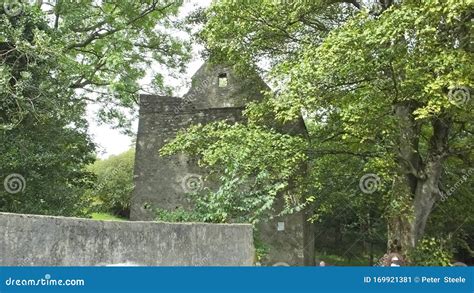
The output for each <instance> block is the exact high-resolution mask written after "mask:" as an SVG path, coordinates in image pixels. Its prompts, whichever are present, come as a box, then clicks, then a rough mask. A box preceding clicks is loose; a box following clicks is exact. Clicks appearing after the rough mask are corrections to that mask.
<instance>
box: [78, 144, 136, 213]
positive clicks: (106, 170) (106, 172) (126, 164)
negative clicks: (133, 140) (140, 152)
mask: <svg viewBox="0 0 474 293" xmlns="http://www.w3.org/2000/svg"><path fill="white" fill-rule="evenodd" d="M134 161H135V152H134V150H129V151H127V152H125V153H122V154H120V155H116V156H111V157H109V158H107V159H104V160H97V161H96V162H95V163H94V164H93V165H90V166H89V167H88V168H87V169H88V170H89V171H90V172H91V173H93V174H94V175H95V177H96V178H95V179H96V180H95V182H94V184H93V185H92V186H91V188H90V189H89V190H87V191H86V193H85V198H84V200H86V201H87V202H91V207H90V210H92V211H95V212H106V213H110V214H112V215H116V216H121V217H124V218H128V217H129V215H130V200H131V197H132V191H133V186H134V185H133V166H134Z"/></svg>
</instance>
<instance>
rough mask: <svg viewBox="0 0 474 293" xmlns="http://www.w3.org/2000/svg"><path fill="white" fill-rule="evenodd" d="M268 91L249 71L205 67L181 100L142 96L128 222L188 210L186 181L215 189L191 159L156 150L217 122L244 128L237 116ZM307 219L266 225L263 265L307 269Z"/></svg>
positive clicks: (300, 130) (284, 219) (309, 245)
mask: <svg viewBox="0 0 474 293" xmlns="http://www.w3.org/2000/svg"><path fill="white" fill-rule="evenodd" d="M268 90H269V88H268V86H267V85H266V84H265V82H264V81H263V80H262V79H261V78H260V77H259V76H258V75H257V73H255V72H253V71H252V72H248V73H247V74H245V76H242V75H237V74H236V73H235V72H234V71H233V70H232V68H231V67H227V66H224V65H215V64H212V63H209V62H207V63H205V64H204V65H203V66H202V67H201V68H200V69H199V70H198V71H197V72H196V73H195V75H194V76H193V78H192V85H191V89H190V90H189V92H188V93H187V94H185V95H184V96H183V97H181V98H177V97H168V96H156V95H141V96H140V112H139V117H140V118H139V126H138V134H137V144H136V158H135V175H134V182H135V189H134V193H133V197H132V204H131V215H130V217H131V219H132V220H153V219H154V218H155V217H156V215H155V210H156V208H161V209H165V210H170V211H172V210H176V209H177V208H185V209H192V204H191V203H190V202H189V200H188V196H186V193H187V192H189V190H188V189H189V187H190V186H189V184H188V183H190V182H188V181H190V179H192V180H194V181H195V182H194V184H207V185H206V186H207V187H210V188H212V187H213V186H215V183H213V182H202V181H201V178H202V176H204V175H205V172H204V170H202V169H201V168H199V167H198V166H197V163H196V162H195V160H194V159H193V158H189V157H187V156H185V155H176V156H171V157H161V156H160V155H159V150H160V149H161V148H162V147H163V146H164V145H165V144H166V142H168V141H169V140H171V139H173V138H174V137H175V136H176V133H177V132H178V131H179V130H181V129H185V128H187V127H188V126H190V125H194V124H198V123H201V124H206V123H209V122H213V121H220V120H227V121H230V122H244V118H243V115H242V110H244V109H245V106H246V105H247V103H249V102H250V101H259V100H261V99H263V92H264V91H268ZM294 129H297V132H298V133H303V132H305V126H304V122H303V121H302V120H301V123H300V124H299V125H296V128H295V127H293V131H294ZM282 131H285V130H282ZM196 181H197V182H196ZM191 183H193V182H191ZM191 187H192V185H191ZM282 202H283V199H280V200H278V203H277V206H276V207H275V208H276V209H277V210H278V209H279V208H280V207H281V206H282ZM307 217H308V216H307V215H306V214H305V213H303V212H302V213H299V214H295V215H291V216H287V217H281V218H278V219H274V220H271V221H267V222H266V223H264V224H262V225H261V226H260V227H259V230H260V232H259V235H260V237H261V238H262V240H263V242H264V243H265V244H266V245H267V246H268V247H269V254H268V257H267V258H266V259H265V260H264V264H266V265H272V264H274V263H278V262H285V263H288V264H289V265H308V264H311V262H312V259H313V256H312V251H313V248H314V243H313V235H312V233H311V229H310V228H311V227H310V225H309V224H308V223H307V221H306V219H307ZM282 223H284V224H282Z"/></svg>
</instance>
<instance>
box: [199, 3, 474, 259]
mask: <svg viewBox="0 0 474 293" xmlns="http://www.w3.org/2000/svg"><path fill="white" fill-rule="evenodd" d="M472 8H473V7H472V3H470V2H469V1H416V0H406V1H402V2H397V3H395V2H394V1H381V4H380V5H379V6H375V7H374V9H372V10H371V11H369V10H368V9H366V8H365V7H364V6H363V5H361V4H360V3H358V1H318V2H311V3H309V2H304V1H303V2H300V1H295V2H293V3H289V4H286V3H285V4H279V3H277V2H274V1H262V2H259V3H258V4H256V3H247V4H246V3H236V2H231V1H230V2H227V1H225V2H221V3H216V4H214V5H213V6H212V7H211V8H210V9H209V10H208V11H206V12H204V14H201V15H200V17H202V19H204V20H206V21H207V24H206V25H205V27H204V29H203V30H202V32H201V34H200V36H201V38H202V39H203V40H204V41H205V44H206V45H207V46H208V48H209V51H210V52H211V54H213V55H214V56H223V57H229V58H230V59H231V60H233V61H234V62H235V63H236V66H237V67H240V68H244V66H243V64H248V63H249V62H253V64H255V63H256V62H260V61H262V58H263V59H266V60H267V61H269V62H267V63H269V64H270V72H269V76H270V78H271V80H272V81H274V82H275V85H274V86H273V87H274V89H275V90H276V94H275V95H274V96H273V95H269V97H268V99H267V100H266V101H265V102H264V103H262V104H260V105H252V106H251V107H250V109H249V110H248V112H247V113H248V117H249V118H250V119H251V120H252V119H253V120H254V121H258V119H259V117H262V116H268V115H272V114H273V115H274V116H275V117H276V118H277V119H280V120H283V121H291V120H292V119H295V118H296V117H297V116H298V115H300V113H301V111H302V110H306V111H307V112H308V113H310V114H313V116H314V117H313V119H314V120H316V122H317V124H318V127H319V133H318V134H317V135H315V136H314V137H312V138H311V148H310V150H309V152H310V153H311V154H313V156H312V159H313V160H314V162H315V165H314V166H315V168H317V167H316V166H317V163H318V162H320V160H329V158H330V157H336V158H337V161H336V162H338V164H345V161H344V158H345V155H349V156H354V157H360V158H362V159H363V161H362V162H361V168H359V169H358V170H357V171H356V172H354V173H352V174H348V176H351V177H352V178H355V179H359V178H360V177H361V176H362V175H363V174H364V173H376V174H377V175H378V177H380V178H383V180H382V182H381V183H380V184H379V185H382V186H380V187H379V192H380V191H383V190H387V191H386V192H385V194H384V203H383V204H384V206H386V208H385V210H384V214H385V216H386V218H387V222H388V240H389V241H388V246H389V247H390V248H392V249H401V250H402V251H403V252H407V251H408V250H409V249H411V248H412V247H414V246H415V245H416V243H417V242H418V241H419V240H420V239H422V237H423V235H424V232H425V228H426V223H427V220H428V217H429V215H430V213H431V211H432V209H433V206H434V204H435V203H436V202H437V201H438V200H439V199H440V197H441V192H442V190H443V189H444V187H443V182H444V181H443V178H444V176H443V173H444V172H445V170H446V169H445V168H446V166H447V164H448V162H449V161H451V160H462V161H463V162H464V164H461V166H462V167H461V168H460V169H458V170H457V172H456V173H457V174H458V176H462V175H463V174H464V173H466V172H467V171H468V170H469V168H472V155H473V152H472V111H470V108H469V107H470V104H469V98H470V95H471V85H472V74H471V72H472V69H473V68H472V62H470V60H472V57H473V56H472V47H471V45H470V43H469V35H470V33H471V32H472V27H471V26H469V23H470V21H471V19H472V11H473V10H472ZM282 14H288V16H286V15H285V16H284V17H283V16H282ZM198 19H199V18H198ZM221 135H222V136H225V132H224V133H222V134H221ZM323 135H324V136H323ZM349 170H350V169H349ZM317 179H318V181H319V182H324V180H325V177H324V176H322V177H319V178H317ZM353 181H355V182H357V181H358V180H353ZM346 182H347V180H341V181H338V184H345V183H346ZM344 186H345V185H344ZM352 186H354V187H355V189H354V190H353V191H352V192H360V191H359V190H357V189H356V188H357V184H353V185H352ZM315 191H316V192H317V193H319V196H321V195H322V194H328V190H321V189H319V190H318V188H316V189H315Z"/></svg>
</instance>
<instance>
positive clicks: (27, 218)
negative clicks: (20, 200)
mask: <svg viewBox="0 0 474 293" xmlns="http://www.w3.org/2000/svg"><path fill="white" fill-rule="evenodd" d="M253 260H254V247H253V238H252V227H251V226H250V225H243V224H236V225H234V224H232V225H226V224H202V223H161V222H128V221H123V222H122V221H95V220H88V219H78V218H64V217H51V216H36V215H23V214H8V213H0V266H18V265H19V266H94V265H113V264H122V263H129V264H136V265H155V266H156V265H158V266H250V265H252V264H253Z"/></svg>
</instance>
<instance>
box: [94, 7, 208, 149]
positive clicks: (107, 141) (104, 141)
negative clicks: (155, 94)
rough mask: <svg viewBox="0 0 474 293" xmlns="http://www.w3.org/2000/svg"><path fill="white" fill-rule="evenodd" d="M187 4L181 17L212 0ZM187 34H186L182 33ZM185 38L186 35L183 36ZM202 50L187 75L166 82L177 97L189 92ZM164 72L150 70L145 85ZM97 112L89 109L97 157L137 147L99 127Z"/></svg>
mask: <svg viewBox="0 0 474 293" xmlns="http://www.w3.org/2000/svg"><path fill="white" fill-rule="evenodd" d="M184 2H185V4H184V5H183V7H182V8H181V12H180V17H184V16H186V15H187V14H189V12H191V11H192V10H194V9H196V8H197V7H206V6H209V4H210V3H211V0H204V1H202V0H201V1H199V0H195V1H189V0H187V1H184ZM182 34H185V33H182ZM183 36H184V37H185V35H183ZM200 50H202V48H200V47H199V46H197V45H195V46H194V48H193V60H192V61H191V62H190V64H189V65H188V70H187V73H186V74H184V75H183V76H182V77H181V78H180V79H179V80H176V79H173V78H171V77H168V78H166V79H165V81H166V82H167V83H168V85H170V86H177V87H179V88H180V90H179V92H178V93H177V95H183V94H184V93H186V92H187V90H188V87H187V86H185V85H186V84H190V83H189V81H190V79H191V76H192V75H193V74H194V73H195V72H196V71H197V70H198V69H199V67H200V66H201V65H202V64H203V62H204V60H202V59H201V58H200V54H199V51H200ZM157 71H160V72H163V71H162V68H160V67H159V66H155V67H154V68H150V70H149V74H148V76H147V77H146V78H145V79H144V80H143V83H144V84H147V83H149V81H150V79H151V78H152V76H153V73H154V72H157ZM96 111H97V107H95V106H89V108H88V120H89V124H90V126H89V133H90V134H91V136H92V139H93V141H94V142H95V143H96V145H97V155H98V156H99V157H100V158H107V157H109V156H110V155H117V154H120V153H122V152H124V151H126V150H128V149H130V148H131V147H135V146H134V145H132V137H129V136H127V135H124V134H121V133H120V131H119V130H116V129H112V128H111V127H110V126H108V125H99V124H98V123H97V121H96V117H97V115H96V114H95V112H96ZM137 126H138V121H134V122H133V130H134V132H135V133H136V130H137Z"/></svg>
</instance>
